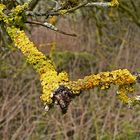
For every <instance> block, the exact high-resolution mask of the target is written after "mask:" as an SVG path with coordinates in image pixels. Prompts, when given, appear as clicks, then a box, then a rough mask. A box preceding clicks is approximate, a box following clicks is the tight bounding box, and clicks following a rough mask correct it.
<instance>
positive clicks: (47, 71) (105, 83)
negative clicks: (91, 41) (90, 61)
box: [0, 0, 137, 107]
mask: <svg viewBox="0 0 140 140" xmlns="http://www.w3.org/2000/svg"><path fill="white" fill-rule="evenodd" d="M115 2H116V0H115ZM27 7H28V4H25V5H22V6H17V7H16V8H15V9H13V10H12V11H11V14H10V15H9V16H7V15H5V14H4V13H3V9H4V8H5V6H4V5H2V4H0V21H3V22H4V23H5V27H6V30H7V32H8V34H9V36H10V37H11V39H12V41H13V42H14V44H15V46H17V47H18V48H19V49H20V50H21V52H22V53H23V55H24V56H25V58H26V60H27V62H28V63H30V64H31V65H32V66H33V67H34V69H35V70H36V72H37V73H38V74H39V76H40V81H41V85H42V95H41V97H40V98H41V100H42V101H43V102H44V104H48V105H50V104H52V103H54V99H55V98H56V99H57V100H58V101H59V102H61V103H60V104H61V106H64V107H65V102H63V100H65V99H66V100H67V101H66V103H67V105H68V104H69V99H70V97H71V96H72V95H71V94H73V95H75V94H79V93H80V92H81V91H83V90H87V89H91V88H94V87H99V88H101V89H108V88H109V87H110V86H111V84H114V85H117V86H118V92H117V93H118V95H119V98H120V99H121V100H122V101H123V102H124V103H128V104H130V103H134V102H135V101H137V100H136V98H135V96H134V97H132V98H130V97H128V96H127V94H128V93H129V92H133V91H134V88H133V84H135V82H136V78H137V77H136V76H135V75H132V74H131V73H130V72H129V71H128V70H127V69H122V70H121V69H119V70H115V71H112V72H101V73H99V74H93V75H90V76H86V77H85V78H83V79H78V80H77V81H70V80H69V78H68V74H67V73H66V72H61V73H59V74H58V73H57V71H56V69H55V66H54V65H53V62H52V61H51V60H49V59H47V58H46V56H45V55H44V54H43V53H42V52H40V51H39V50H38V49H37V48H36V47H35V45H34V43H33V42H31V41H30V40H29V38H28V37H27V35H26V34H25V32H24V31H23V30H21V29H20V28H18V27H16V22H19V19H20V16H19V15H18V13H21V12H22V11H23V10H24V9H26V8H27ZM59 87H61V88H59ZM65 87H66V88H65ZM56 93H57V94H56ZM60 94H62V95H60ZM66 94H69V95H66ZM54 96H55V98H54ZM61 98H62V100H61Z"/></svg>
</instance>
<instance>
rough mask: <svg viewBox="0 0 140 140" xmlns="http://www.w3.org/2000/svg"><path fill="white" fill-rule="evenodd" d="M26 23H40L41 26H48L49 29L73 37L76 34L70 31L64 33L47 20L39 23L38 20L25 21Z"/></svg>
mask: <svg viewBox="0 0 140 140" xmlns="http://www.w3.org/2000/svg"><path fill="white" fill-rule="evenodd" d="M26 23H29V24H35V25H41V26H43V27H46V28H48V29H50V30H53V31H56V32H58V33H61V34H64V35H68V36H73V37H76V36H77V35H76V34H71V33H66V32H64V31H61V30H59V29H58V28H57V27H55V26H54V25H52V24H50V23H48V22H45V23H41V22H38V21H26Z"/></svg>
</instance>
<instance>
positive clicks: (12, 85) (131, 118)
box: [0, 0, 140, 140]
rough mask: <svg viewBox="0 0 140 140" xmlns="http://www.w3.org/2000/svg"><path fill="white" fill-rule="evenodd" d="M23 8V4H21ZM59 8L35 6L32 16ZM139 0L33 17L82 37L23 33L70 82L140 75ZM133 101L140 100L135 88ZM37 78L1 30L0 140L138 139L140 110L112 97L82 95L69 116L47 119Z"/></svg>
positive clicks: (46, 0) (37, 30) (44, 0)
mask: <svg viewBox="0 0 140 140" xmlns="http://www.w3.org/2000/svg"><path fill="white" fill-rule="evenodd" d="M20 2H22V1H20ZM54 3H55V1H52V0H38V1H36V3H35V4H34V7H33V10H34V11H36V12H44V11H46V10H47V9H48V8H50V7H51V6H52V5H53V4H54ZM139 6H140V1H138V0H137V1H133V0H121V1H120V5H119V6H118V7H115V8H99V7H86V8H81V9H79V10H77V11H75V12H74V13H71V14H68V15H64V16H58V17H55V16H53V17H50V18H47V19H46V17H41V16H38V17H32V18H31V19H32V20H37V21H42V22H44V21H46V20H47V22H49V23H51V24H54V25H55V26H56V27H58V28H59V29H60V30H62V31H65V32H67V33H75V34H76V35H77V37H72V36H68V35H63V34H60V33H57V32H54V31H51V30H49V29H47V28H45V27H41V26H37V25H29V24H27V26H26V33H27V34H28V36H29V38H30V40H32V41H33V42H34V43H35V44H36V46H37V48H38V49H39V50H40V51H42V52H43V53H45V54H46V55H47V56H48V55H50V52H51V56H50V57H51V59H53V61H54V62H55V64H56V66H57V70H58V71H59V72H60V71H66V72H68V73H69V75H70V78H71V80H76V79H78V78H83V77H84V76H86V75H90V74H93V73H95V74H96V73H98V72H101V71H111V70H116V69H120V68H127V69H128V70H130V71H131V72H134V71H140V59H139V58H140V8H139ZM136 86H137V88H136V92H135V94H139V95H140V91H139V89H140V86H139V85H136ZM40 94H41V85H40V81H39V77H38V75H37V73H36V72H35V71H34V70H33V68H32V66H30V65H29V64H27V62H26V60H25V58H24V57H23V55H22V53H21V52H20V51H19V50H18V49H16V48H15V47H13V44H12V42H11V40H10V38H9V37H8V35H7V34H6V32H5V29H4V28H3V26H2V23H1V26H0V139H2V140H140V117H139V115H140V106H135V107H133V108H132V109H129V108H128V107H127V106H126V105H124V104H122V103H121V102H120V101H119V100H118V98H117V96H116V87H113V86H112V87H111V88H110V89H109V90H99V89H94V90H89V91H85V92H82V94H81V95H80V96H78V97H76V98H75V99H74V100H73V101H72V102H71V104H70V106H69V109H68V112H67V113H66V114H65V115H62V114H61V111H60V109H59V108H53V109H52V110H50V111H49V112H47V113H46V112H45V110H44V108H43V104H42V103H41V102H40V98H39V97H40Z"/></svg>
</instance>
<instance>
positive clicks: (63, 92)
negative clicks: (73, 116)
mask: <svg viewBox="0 0 140 140" xmlns="http://www.w3.org/2000/svg"><path fill="white" fill-rule="evenodd" d="M73 97H74V94H73V92H72V90H70V89H69V88H67V87H65V86H63V85H60V86H59V87H58V88H57V89H56V90H55V91H54V95H53V103H55V104H57V105H59V106H60V108H61V110H62V113H66V112H67V109H68V106H69V104H70V102H71V100H72V98H73Z"/></svg>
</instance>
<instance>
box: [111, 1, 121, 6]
mask: <svg viewBox="0 0 140 140" xmlns="http://www.w3.org/2000/svg"><path fill="white" fill-rule="evenodd" d="M118 5H119V2H118V0H112V1H111V2H110V3H109V6H111V7H114V6H118Z"/></svg>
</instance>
